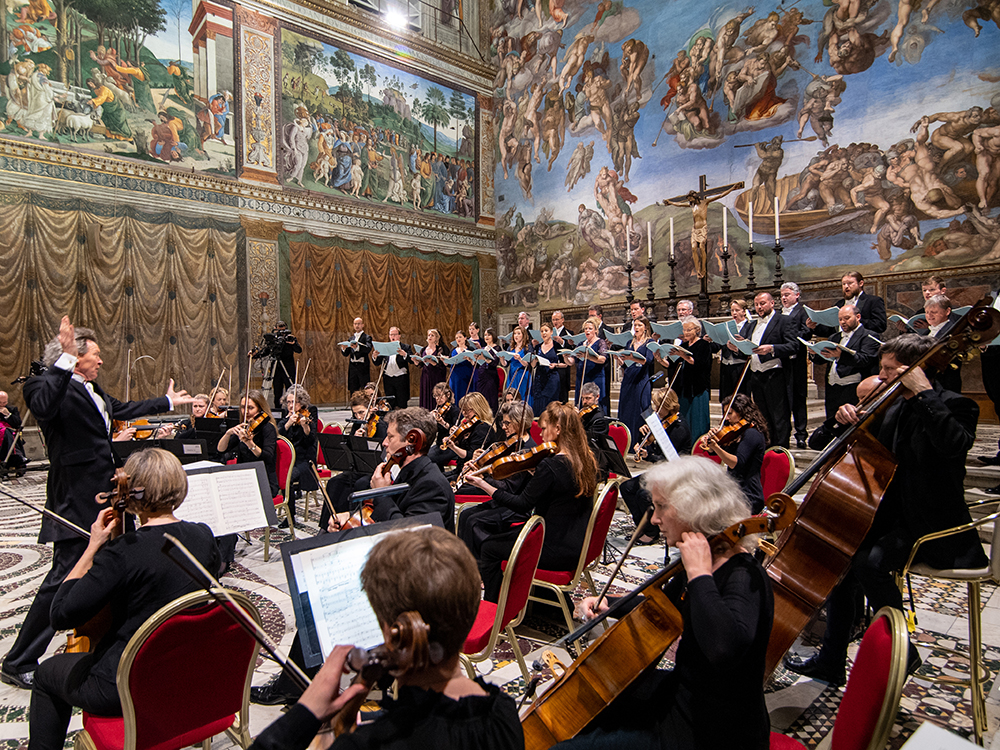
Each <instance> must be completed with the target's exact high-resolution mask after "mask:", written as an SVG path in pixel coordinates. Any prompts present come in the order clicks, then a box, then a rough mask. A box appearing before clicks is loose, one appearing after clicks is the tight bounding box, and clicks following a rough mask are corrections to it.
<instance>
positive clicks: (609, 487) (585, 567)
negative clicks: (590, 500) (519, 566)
mask: <svg viewBox="0 0 1000 750" xmlns="http://www.w3.org/2000/svg"><path fill="white" fill-rule="evenodd" d="M622 481H624V479H623V478H619V479H610V480H608V481H607V482H605V483H604V485H603V486H602V487H601V488H600V491H599V492H598V494H597V502H595V503H594V506H593V509H592V510H591V511H590V521H589V523H588V524H587V534H586V536H584V538H583V548H582V549H581V550H580V559H579V560H578V561H577V564H576V568H574V569H572V570H538V571H537V572H536V573H535V580H534V582H533V585H535V586H538V587H541V588H544V589H548V590H550V591H552V592H553V593H554V594H555V601H553V600H552V599H550V598H547V597H536V596H529V597H528V598H529V600H531V601H533V602H543V603H545V604H558V605H559V608H560V609H562V613H563V617H565V618H566V627H567V628H569V629H570V630H571V631H572V630H573V613H572V612H570V611H569V606H568V605H567V604H566V598H565V597H564V596H563V592H565V593H567V594H572V593H573V592H574V591H576V587H577V585H578V584H579V583H580V579H581V578H583V579H584V580H585V581H586V583H587V588H589V589H590V593H591V594H593V595H594V596H597V588H596V587H595V586H594V579H593V578H591V576H590V568H591V567H592V566H593V565H594V563H595V562H597V558H598V557H600V555H601V552H602V551H603V550H604V542H605V540H607V538H608V530H609V529H610V528H611V519H612V518H614V515H615V507H616V505H617V504H618V485H619V483H620V482H622Z"/></svg>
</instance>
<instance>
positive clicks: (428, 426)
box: [385, 406, 438, 455]
mask: <svg viewBox="0 0 1000 750" xmlns="http://www.w3.org/2000/svg"><path fill="white" fill-rule="evenodd" d="M385 423H386V424H387V425H396V432H398V433H399V435H400V437H403V438H405V437H406V436H407V435H408V434H410V431H411V430H419V431H420V432H422V433H423V434H424V439H423V448H421V450H420V455H423V454H424V453H426V452H427V451H428V450H429V449H430V447H431V441H432V440H433V439H434V436H435V435H437V427H438V425H437V420H435V419H434V415H432V414H431V413H430V412H429V411H427V409H424V408H422V407H420V406H408V407H407V408H405V409H393V410H392V411H391V412H389V413H388V414H386V415H385Z"/></svg>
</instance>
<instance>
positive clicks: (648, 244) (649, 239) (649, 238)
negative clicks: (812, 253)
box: [646, 221, 653, 263]
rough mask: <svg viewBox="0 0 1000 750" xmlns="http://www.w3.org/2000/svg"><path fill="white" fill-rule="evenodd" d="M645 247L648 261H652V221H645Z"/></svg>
mask: <svg viewBox="0 0 1000 750" xmlns="http://www.w3.org/2000/svg"><path fill="white" fill-rule="evenodd" d="M646 247H647V248H648V249H649V262H650V263H652V262H653V222H651V221H647V222H646Z"/></svg>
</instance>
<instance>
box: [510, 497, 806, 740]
mask: <svg viewBox="0 0 1000 750" xmlns="http://www.w3.org/2000/svg"><path fill="white" fill-rule="evenodd" d="M768 511H769V513H767V514H765V515H761V516H754V517H752V518H747V519H745V520H743V521H740V522H739V523H737V524H734V525H733V526H730V527H729V528H728V529H726V530H724V531H722V532H721V533H719V534H716V535H715V536H714V537H712V538H711V539H710V540H709V544H710V545H711V546H712V548H713V549H717V548H718V546H719V545H734V544H737V543H738V542H739V541H740V540H741V539H743V538H744V537H746V536H749V535H752V534H764V533H773V532H775V531H778V530H780V529H784V528H786V527H788V526H791V524H792V523H793V522H794V520H795V503H794V502H792V501H791V500H785V499H782V498H773V499H772V502H770V503H769V504H768ZM682 569H683V568H682V564H681V561H680V560H677V562H675V563H674V564H673V565H670V566H669V567H666V568H663V569H662V570H661V571H660V572H658V573H656V574H654V575H652V576H650V577H649V578H648V579H646V581H645V582H644V583H643V584H641V585H640V586H639V587H638V588H637V589H635V590H634V591H632V592H630V593H629V594H627V595H626V596H624V597H622V598H621V599H620V600H619V601H618V602H617V603H616V604H615V605H614V606H612V607H611V608H610V609H609V610H608V611H607V612H605V613H604V614H603V615H602V616H601V617H597V618H594V619H593V620H591V621H590V622H588V623H587V624H586V625H584V626H583V627H581V628H578V629H577V630H576V631H575V632H573V633H570V634H569V635H568V636H566V638H565V641H566V642H569V643H573V642H574V641H578V640H579V639H580V638H581V637H582V636H583V635H585V634H586V633H588V632H589V631H590V630H592V629H593V628H594V627H595V626H597V625H598V624H599V623H601V622H603V621H605V620H606V619H607V618H608V617H616V616H618V614H619V613H620V612H622V611H623V610H626V609H627V607H628V606H629V604H630V603H631V602H633V601H634V600H635V599H636V598H638V596H639V595H640V594H642V595H643V597H644V599H643V601H642V602H640V603H639V605H638V606H636V607H635V608H634V609H632V610H631V611H630V612H628V614H625V615H622V617H621V619H620V620H618V622H616V623H615V624H614V625H612V626H611V627H610V628H608V629H607V630H606V631H605V632H604V633H602V634H601V636H600V638H598V639H597V640H596V641H594V642H593V643H592V644H591V645H590V647H589V648H587V650H586V651H585V652H584V653H583V654H582V655H581V656H580V658H578V659H577V660H576V661H574V662H573V663H572V664H571V665H570V666H569V668H567V669H566V670H565V671H564V672H563V674H562V675H561V676H560V677H559V678H558V679H557V680H556V681H555V683H553V685H552V686H551V687H550V688H549V689H548V690H546V691H545V692H544V693H543V694H542V695H541V696H540V697H539V698H537V699H536V700H535V702H534V703H532V704H531V707H530V708H529V709H528V711H527V713H525V715H524V717H523V718H522V719H521V727H522V728H523V729H524V746H525V748H526V750H545V748H549V747H551V746H552V745H554V744H556V743H557V742H562V741H563V740H568V739H571V738H572V737H575V736H576V735H577V734H578V733H579V732H580V731H581V730H582V729H583V728H584V727H586V726H587V724H589V723H590V722H591V721H592V720H593V718H594V717H595V716H597V715H598V714H599V713H600V712H601V711H602V710H604V709H605V708H606V707H607V706H608V705H610V704H611V702H612V701H613V700H614V699H615V698H616V697H617V696H618V695H619V694H621V692H622V691H623V690H624V689H625V688H626V687H628V685H629V684H630V683H631V682H632V681H633V680H634V679H635V678H636V677H638V676H639V675H640V674H641V673H642V672H643V671H644V670H645V669H647V668H648V667H650V666H651V665H653V664H656V663H657V662H658V661H659V660H660V657H661V656H662V655H663V653H664V652H665V651H666V650H667V649H668V648H669V647H670V645H671V644H672V643H673V642H674V641H675V640H677V638H678V637H680V635H681V633H682V632H683V630H684V623H683V618H682V616H681V613H680V611H679V610H678V609H677V607H676V606H675V605H674V603H673V602H671V601H670V599H668V598H667V595H666V594H665V593H664V592H663V586H664V584H666V583H667V581H669V580H670V579H671V578H673V577H674V575H676V574H677V573H679V572H681V570H682Z"/></svg>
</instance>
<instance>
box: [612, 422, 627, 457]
mask: <svg viewBox="0 0 1000 750" xmlns="http://www.w3.org/2000/svg"><path fill="white" fill-rule="evenodd" d="M611 425H618V426H619V427H621V428H623V429H624V430H625V452H624V453H622V458H625V457H626V456H627V455H628V454H629V451H631V450H632V430H630V429H629V428H628V425H627V424H625V423H624V422H622V421H621V420H620V419H609V420H608V427H609V428H610V427H611ZM610 434H611V433H610V431H609V432H608V435H610ZM611 439H612V440H614V438H611ZM617 446H618V443H615V447H617Z"/></svg>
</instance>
